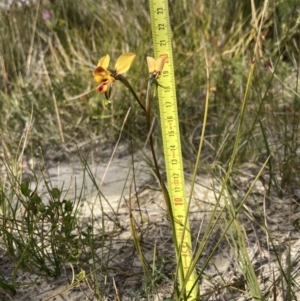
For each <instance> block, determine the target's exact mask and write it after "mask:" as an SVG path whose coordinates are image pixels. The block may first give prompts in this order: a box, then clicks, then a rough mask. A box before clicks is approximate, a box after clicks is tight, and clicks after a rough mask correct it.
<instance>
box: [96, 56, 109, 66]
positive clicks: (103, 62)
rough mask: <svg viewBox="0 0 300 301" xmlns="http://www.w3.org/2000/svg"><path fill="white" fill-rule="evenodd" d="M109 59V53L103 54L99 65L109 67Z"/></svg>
mask: <svg viewBox="0 0 300 301" xmlns="http://www.w3.org/2000/svg"><path fill="white" fill-rule="evenodd" d="M109 61H110V57H109V55H108V54H107V55H106V56H103V57H102V58H101V59H100V60H99V62H98V65H97V66H98V67H103V68H105V69H107V67H108V65H109Z"/></svg>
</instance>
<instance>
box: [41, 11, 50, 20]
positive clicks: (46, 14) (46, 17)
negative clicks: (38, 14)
mask: <svg viewBox="0 0 300 301" xmlns="http://www.w3.org/2000/svg"><path fill="white" fill-rule="evenodd" d="M42 18H43V20H49V19H51V18H52V14H51V11H50V10H49V9H45V10H44V11H43V14H42Z"/></svg>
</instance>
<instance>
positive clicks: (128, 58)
mask: <svg viewBox="0 0 300 301" xmlns="http://www.w3.org/2000/svg"><path fill="white" fill-rule="evenodd" d="M135 57H136V55H135V54H134V53H124V54H122V55H121V56H119V58H118V59H117V61H116V64H115V69H116V71H117V73H118V74H121V73H124V72H126V71H127V70H129V68H130V66H131V64H132V62H133V61H134V59H135Z"/></svg>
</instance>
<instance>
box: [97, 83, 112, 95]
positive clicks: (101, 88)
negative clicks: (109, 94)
mask: <svg viewBox="0 0 300 301" xmlns="http://www.w3.org/2000/svg"><path fill="white" fill-rule="evenodd" d="M109 84H110V82H109V81H106V82H104V83H102V84H101V85H99V86H98V87H97V89H96V90H97V92H99V93H105V92H106V91H107V89H108V85H109Z"/></svg>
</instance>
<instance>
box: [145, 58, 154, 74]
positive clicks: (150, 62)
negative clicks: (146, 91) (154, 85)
mask: <svg viewBox="0 0 300 301" xmlns="http://www.w3.org/2000/svg"><path fill="white" fill-rule="evenodd" d="M147 64H148V70H149V73H153V72H154V71H155V59H154V58H153V57H151V56H147Z"/></svg>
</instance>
